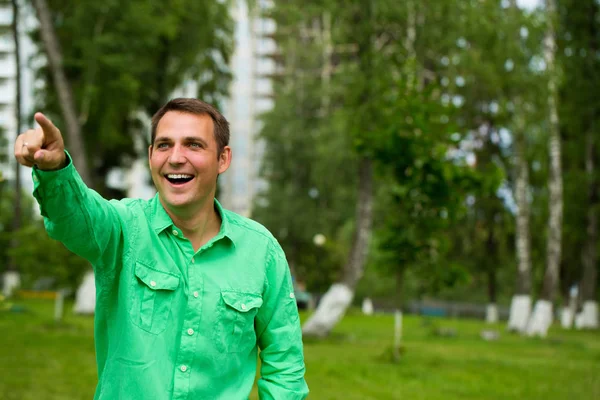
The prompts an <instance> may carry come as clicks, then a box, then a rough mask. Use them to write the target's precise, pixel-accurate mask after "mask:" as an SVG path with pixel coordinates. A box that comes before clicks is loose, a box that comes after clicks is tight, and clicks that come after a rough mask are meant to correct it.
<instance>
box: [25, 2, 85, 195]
mask: <svg viewBox="0 0 600 400" xmlns="http://www.w3.org/2000/svg"><path fill="white" fill-rule="evenodd" d="M33 6H34V8H35V12H36V14H37V17H38V20H39V23H40V33H41V38H42V42H43V43H44V49H45V51H46V56H47V57H48V64H49V66H50V71H51V73H52V79H53V81H54V86H55V88H56V91H57V94H58V99H59V102H60V106H61V110H62V114H63V117H64V119H65V124H66V127H65V128H66V136H67V140H68V144H69V148H70V149H71V152H70V154H71V157H72V159H73V163H74V164H75V167H76V168H77V171H78V172H79V175H81V178H82V179H83V181H84V182H85V183H86V184H87V185H88V186H91V185H92V180H91V175H90V171H89V168H88V165H87V162H86V157H85V147H84V142H83V136H82V134H81V128H80V126H79V121H78V119H77V111H76V109H75V102H74V100H73V92H72V91H71V86H70V84H69V81H68V80H67V78H66V76H65V72H64V70H63V65H62V58H63V57H62V52H61V49H60V45H59V43H58V39H57V38H56V33H55V32H54V26H53V25H52V18H51V15H50V10H49V9H48V4H47V3H46V0H33Z"/></svg>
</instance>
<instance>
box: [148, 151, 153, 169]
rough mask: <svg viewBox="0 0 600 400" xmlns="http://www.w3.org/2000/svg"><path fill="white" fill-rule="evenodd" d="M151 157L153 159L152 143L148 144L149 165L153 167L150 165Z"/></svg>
mask: <svg viewBox="0 0 600 400" xmlns="http://www.w3.org/2000/svg"><path fill="white" fill-rule="evenodd" d="M151 159H152V145H150V146H148V165H149V166H150V168H152V165H150V160H151Z"/></svg>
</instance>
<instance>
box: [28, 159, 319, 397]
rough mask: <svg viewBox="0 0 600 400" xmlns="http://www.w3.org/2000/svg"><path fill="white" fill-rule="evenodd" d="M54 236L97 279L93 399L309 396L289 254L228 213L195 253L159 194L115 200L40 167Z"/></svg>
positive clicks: (70, 170)
mask: <svg viewBox="0 0 600 400" xmlns="http://www.w3.org/2000/svg"><path fill="white" fill-rule="evenodd" d="M33 181H34V197H35V198H36V199H37V201H38V203H39V204H40V208H41V212H42V215H43V216H44V222H45V226H46V229H47V231H48V234H49V235H50V236H51V237H52V238H54V239H56V240H59V241H61V242H62V243H64V244H65V245H66V246H67V247H68V248H69V249H70V250H71V251H73V252H74V253H76V254H78V255H80V256H82V257H84V258H86V259H87V260H89V261H90V262H91V263H92V265H93V267H94V272H95V280H96V313H95V325H94V333H95V344H96V359H97V363H98V386H97V388H96V394H95V396H94V399H96V400H117V399H118V400H129V399H139V400H154V399H155V400H163V399H164V400H167V399H189V400H196V399H225V400H230V399H231V400H235V399H247V398H248V396H249V394H250V391H251V389H252V385H253V383H254V379H255V376H256V368H257V353H258V348H260V350H261V351H260V358H261V371H260V372H261V377H260V379H259V380H258V392H259V396H260V398H261V399H277V400H281V399H304V398H305V397H306V395H307V393H308V388H307V386H306V383H305V381H304V370H305V368H304V358H303V352H302V334H301V329H300V322H299V319H298V309H297V307H296V302H295V299H294V290H293V285H292V281H291V277H290V272H289V268H288V265H287V262H286V259H285V255H284V253H283V251H282V249H281V247H280V245H279V244H278V243H277V241H276V240H275V238H274V237H273V236H272V235H271V234H270V233H269V232H268V231H267V230H266V229H265V228H264V227H263V226H261V225H260V224H258V223H256V222H254V221H252V220H249V219H246V218H243V217H241V216H239V215H237V214H235V213H233V212H230V211H227V210H224V209H223V208H222V207H221V206H220V204H219V203H218V202H217V201H216V200H215V209H216V210H217V211H218V213H219V214H220V216H221V219H222V223H221V228H220V231H219V233H218V234H217V236H215V237H214V238H213V239H211V240H210V241H209V242H208V243H206V244H205V245H204V246H202V248H201V249H199V250H198V251H197V252H195V251H194V249H193V248H192V245H191V243H190V241H189V240H187V239H186V238H185V237H184V236H183V234H182V232H181V230H180V229H179V228H178V227H176V226H175V225H174V224H173V222H172V220H171V219H170V217H169V216H168V214H167V213H166V211H165V210H164V208H163V207H162V205H161V203H160V201H159V200H158V196H156V197H154V198H153V199H152V200H149V201H145V200H139V199H124V200H121V201H115V200H111V201H107V200H105V199H103V198H102V197H101V196H100V195H99V194H98V193H96V192H94V191H93V190H91V189H89V188H87V187H86V186H85V184H84V183H83V181H82V180H81V178H80V176H79V174H78V173H77V171H76V170H75V168H74V167H73V165H72V163H70V164H69V165H68V166H67V167H65V168H63V169H61V170H58V171H41V170H38V169H35V168H34V170H33Z"/></svg>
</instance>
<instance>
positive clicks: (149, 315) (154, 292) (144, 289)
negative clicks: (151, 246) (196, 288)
mask: <svg viewBox="0 0 600 400" xmlns="http://www.w3.org/2000/svg"><path fill="white" fill-rule="evenodd" d="M178 287H179V277H178V276H177V275H174V274H171V273H169V272H165V271H159V270H156V269H154V268H151V267H148V266H147V265H145V264H142V263H140V262H138V263H136V264H135V269H134V276H133V282H132V288H131V289H132V290H131V308H130V311H129V316H130V318H131V321H132V322H133V324H134V325H136V326H138V327H140V328H142V329H143V330H145V331H147V332H149V333H153V334H159V333H162V332H163V331H164V330H165V328H166V326H167V322H168V321H169V317H170V315H171V303H172V301H173V298H174V297H175V290H176V289H177V288H178Z"/></svg>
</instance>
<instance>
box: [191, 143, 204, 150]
mask: <svg viewBox="0 0 600 400" xmlns="http://www.w3.org/2000/svg"><path fill="white" fill-rule="evenodd" d="M190 147H191V148H193V149H201V148H202V145H201V144H200V143H195V142H192V143H190Z"/></svg>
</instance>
